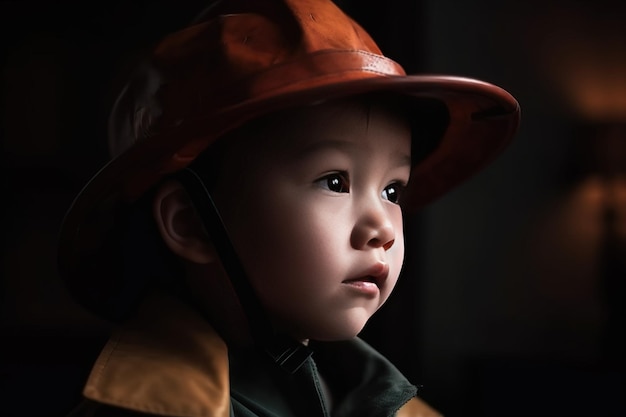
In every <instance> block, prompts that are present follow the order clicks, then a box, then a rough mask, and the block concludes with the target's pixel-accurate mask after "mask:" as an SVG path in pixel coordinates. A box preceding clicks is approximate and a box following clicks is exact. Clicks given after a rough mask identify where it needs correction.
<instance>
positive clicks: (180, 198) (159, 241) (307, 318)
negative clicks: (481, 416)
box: [59, 0, 519, 417]
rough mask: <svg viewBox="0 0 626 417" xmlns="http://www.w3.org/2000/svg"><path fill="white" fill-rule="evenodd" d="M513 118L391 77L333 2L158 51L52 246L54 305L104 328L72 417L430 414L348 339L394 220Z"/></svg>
mask: <svg viewBox="0 0 626 417" xmlns="http://www.w3.org/2000/svg"><path fill="white" fill-rule="evenodd" d="M518 119H519V107H518V104H517V102H516V101H515V99H514V98H513V97H511V96H510V95H509V94H508V93H507V92H505V91H503V90H502V89H500V88H498V87H495V86H493V85H490V84H487V83H484V82H481V81H476V80H471V79H465V78H456V77H443V76H407V75H405V73H404V71H403V70H402V68H401V67H400V66H399V65H398V64H397V63H395V62H393V61H391V60H389V59H388V58H386V57H384V56H383V55H382V54H381V52H380V51H379V49H378V48H377V46H376V44H375V43H374V41H373V40H372V39H371V38H370V37H369V36H368V34H367V33H366V32H365V31H364V30H363V29H362V28H361V27H360V26H359V25H358V24H357V23H355V22H354V21H352V20H351V19H350V18H349V17H347V16H346V15H344V14H343V13H342V12H341V11H340V10H339V9H338V8H337V7H336V6H335V5H334V4H333V3H332V2H330V1H328V0H272V1H270V0H267V1H228V2H222V3H218V4H217V5H215V6H214V7H212V8H211V9H210V10H209V11H208V13H207V14H206V15H205V16H204V18H203V19H201V20H200V21H198V22H196V23H195V24H194V25H192V26H190V27H188V28H186V29H184V30H182V31H180V32H177V33H174V34H172V35H170V36H169V37H167V38H165V39H164V40H163V41H162V42H160V43H159V44H158V45H157V47H156V48H155V50H154V53H153V55H152V56H151V59H150V61H149V62H148V63H147V64H146V66H144V67H142V68H141V70H140V71H139V72H138V75H137V76H136V77H135V78H134V79H133V80H131V82H130V83H129V84H128V86H127V87H126V88H125V90H124V91H123V92H122V94H121V95H120V98H119V99H118V101H117V102H116V104H115V107H114V109H113V112H112V116H111V140H112V148H113V152H114V157H113V159H112V160H111V162H110V163H109V164H107V165H106V166H105V167H104V168H102V169H101V170H100V171H99V172H98V173H97V174H96V175H95V176H94V178H93V179H92V180H91V181H90V182H89V184H87V186H86V187H85V188H84V189H83V191H82V192H81V193H80V194H79V196H78V197H77V199H76V200H75V201H74V203H73V205H72V207H71V208H70V210H69V211H68V213H67V216H66V219H65V221H64V224H63V228H62V233H61V239H60V245H59V248H60V249H59V265H60V270H61V273H62V276H63V277H64V278H65V280H66V282H67V284H68V288H69V290H70V292H71V293H72V295H73V296H74V297H75V298H76V300H77V301H78V302H79V303H81V304H82V305H83V306H85V308H87V309H89V310H90V311H92V312H93V313H95V314H97V315H98V316H100V317H103V318H106V319H108V320H110V321H112V322H114V323H116V324H117V328H116V332H115V334H114V336H112V337H111V339H110V341H109V343H108V344H107V345H106V346H105V348H104V349H103V351H102V353H101V355H100V357H99V358H98V359H97V360H96V363H95V365H94V367H93V370H92V372H91V375H90V377H89V379H88V381H87V383H86V386H85V388H84V391H83V393H84V396H85V401H84V402H83V403H82V404H81V405H79V406H78V407H77V408H76V410H75V411H74V412H73V414H72V415H75V416H83V415H85V416H87V415H89V416H121V415H124V416H129V415H146V414H148V415H162V416H163V415H165V416H189V417H199V416H228V415H231V416H233V415H234V416H330V415H332V416H392V415H397V416H407V415H410V416H427V415H437V413H436V412H435V411H434V410H433V409H432V408H430V407H429V406H428V405H427V404H425V403H424V402H422V401H420V400H418V399H417V397H416V388H415V386H414V385H413V384H412V383H410V382H409V381H407V380H406V378H404V377H403V376H402V375H401V374H400V372H399V371H398V370H397V369H396V368H395V367H394V366H393V365H392V364H391V363H389V362H388V361H387V360H386V359H385V358H383V357H382V356H381V355H379V354H378V353H377V352H375V351H374V350H373V349H372V348H371V347H369V346H368V345H367V344H365V343H364V342H363V341H361V340H360V339H359V338H358V337H357V335H358V334H359V332H360V331H361V330H362V329H363V327H364V326H365V324H366V322H367V321H368V319H369V318H370V317H371V316H372V314H374V312H375V311H376V310H377V309H378V308H380V307H381V305H382V304H383V303H384V302H385V301H386V300H387V298H388V297H389V295H390V293H391V292H392V290H393V288H394V285H395V283H396V281H397V279H398V277H399V275H400V271H401V268H402V263H403V259H404V243H403V241H404V236H403V229H402V227H403V213H402V211H403V210H405V211H409V212H410V211H412V210H415V209H417V208H418V207H420V206H422V205H424V204H426V203H428V202H430V201H432V200H433V199H434V198H436V197H438V196H440V195H442V194H443V193H445V192H446V191H448V190H449V189H450V188H452V187H453V186H454V185H456V184H458V183H459V182H460V181H462V180H464V179H465V178H467V177H468V176H470V175H471V174H473V173H475V172H477V171H478V170H479V169H481V168H483V167H484V166H485V165H486V164H487V163H488V162H490V161H491V160H492V158H494V157H495V156H496V155H497V154H498V153H499V152H500V151H501V150H502V149H503V147H504V146H505V145H506V144H507V143H508V142H509V140H510V139H511V137H512V136H513V134H514V132H515V131H516V129H517V125H518Z"/></svg>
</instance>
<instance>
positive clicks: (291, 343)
mask: <svg viewBox="0 0 626 417" xmlns="http://www.w3.org/2000/svg"><path fill="white" fill-rule="evenodd" d="M173 177H174V178H175V179H177V180H178V181H180V182H181V183H182V184H183V186H184V187H185V188H186V190H187V192H188V193H189V195H190V197H191V200H192V201H193V203H194V205H195V207H196V210H197V212H198V214H199V216H200V218H201V220H202V223H203V224H204V227H205V229H206V231H207V232H208V233H209V235H210V236H211V240H212V242H213V244H214V245H215V250H216V251H217V254H218V256H219V258H220V261H221V262H222V266H223V267H224V270H225V271H226V273H227V275H228V277H229V278H230V281H231V283H232V285H233V288H234V289H235V292H236V293H237V296H238V298H239V301H240V303H241V306H242V308H243V310H244V314H245V315H246V317H247V319H248V323H249V325H250V331H251V333H252V337H253V339H254V341H255V342H256V343H257V345H259V346H260V347H261V348H262V349H263V350H264V351H265V352H267V353H268V354H269V356H270V357H271V358H272V360H273V361H274V362H275V363H276V364H277V365H278V366H279V367H281V368H282V369H284V370H286V371H287V372H289V373H294V372H296V371H297V370H298V369H299V368H300V366H302V364H303V363H304V362H305V361H306V360H307V358H308V357H309V356H311V354H312V353H313V352H312V351H311V350H310V349H309V348H308V347H307V346H305V345H304V344H302V343H300V342H298V341H296V340H295V339H293V338H292V337H289V336H287V335H281V334H278V333H276V332H275V331H274V328H273V326H272V324H271V322H270V320H269V318H268V316H267V313H266V311H265V309H264V308H263V306H262V305H261V302H260V300H259V297H258V295H257V293H256V291H255V289H254V287H253V286H252V284H251V283H250V280H249V279H248V276H247V274H246V272H245V270H244V268H243V265H242V263H241V260H240V259H239V256H238V255H237V252H236V251H235V248H234V246H233V244H232V241H231V239H230V237H229V235H228V232H227V230H226V226H225V225H224V222H223V220H222V217H221V216H220V213H219V210H218V209H217V206H216V205H215V202H214V201H213V198H211V194H210V193H209V190H208V189H207V188H206V186H205V185H204V182H203V181H202V179H201V178H200V176H199V175H198V174H197V173H196V172H195V171H193V170H192V169H191V168H184V169H182V170H180V171H178V172H177V173H176V174H174V176H173Z"/></svg>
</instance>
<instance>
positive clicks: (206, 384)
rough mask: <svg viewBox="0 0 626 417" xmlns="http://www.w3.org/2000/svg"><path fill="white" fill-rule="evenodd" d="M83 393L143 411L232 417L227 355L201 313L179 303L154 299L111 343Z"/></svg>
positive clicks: (177, 415)
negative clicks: (230, 415)
mask: <svg viewBox="0 0 626 417" xmlns="http://www.w3.org/2000/svg"><path fill="white" fill-rule="evenodd" d="M157 298H158V299H157ZM83 394H84V395H85V397H87V398H89V399H91V400H94V401H97V402H101V403H105V404H109V405H113V406H117V407H122V408H126V409H130V410H134V411H139V412H144V413H152V414H157V415H167V416H175V417H209V416H210V417H227V416H229V413H230V387H229V378H228V351H227V349H226V345H225V343H224V342H223V341H222V339H221V338H220V337H219V336H218V335H217V333H216V332H215V331H214V330H213V328H212V327H211V326H210V325H209V324H208V323H207V321H206V320H204V319H203V318H202V317H201V316H200V315H198V314H196V313H195V312H193V311H192V310H190V309H189V308H187V307H185V306H184V305H183V304H182V303H181V302H179V301H177V300H175V299H172V298H169V297H160V296H155V297H151V298H149V299H148V300H146V302H145V304H144V305H143V306H142V308H141V309H140V310H139V312H138V314H137V315H136V317H135V318H133V319H132V320H131V321H130V322H129V323H127V324H125V325H124V326H123V327H122V328H120V329H119V330H118V331H116V333H115V334H114V336H113V337H111V339H110V340H109V341H108V343H107V344H106V346H105V347H104V349H103V351H102V353H101V354H100V356H99V357H98V359H97V360H96V363H95V365H94V367H93V369H92V371H91V374H90V376H89V378H88V381H87V384H86V386H85V388H84V390H83Z"/></svg>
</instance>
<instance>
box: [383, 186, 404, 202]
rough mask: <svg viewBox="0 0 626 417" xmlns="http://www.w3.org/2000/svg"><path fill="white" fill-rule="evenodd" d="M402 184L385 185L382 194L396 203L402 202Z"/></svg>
mask: <svg viewBox="0 0 626 417" xmlns="http://www.w3.org/2000/svg"><path fill="white" fill-rule="evenodd" d="M403 188H404V187H402V185H400V184H398V183H394V184H389V185H388V186H386V187H385V189H384V190H383V192H382V196H383V198H384V199H385V200H389V201H391V202H392V203H394V204H398V203H399V202H400V194H401V193H402V189H403Z"/></svg>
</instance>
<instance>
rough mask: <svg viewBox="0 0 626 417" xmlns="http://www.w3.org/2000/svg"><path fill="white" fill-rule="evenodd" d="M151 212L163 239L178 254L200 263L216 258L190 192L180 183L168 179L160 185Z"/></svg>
mask: <svg viewBox="0 0 626 417" xmlns="http://www.w3.org/2000/svg"><path fill="white" fill-rule="evenodd" d="M152 212H153V216H154V220H155V222H156V224H157V228H158V229H159V233H160V234H161V237H162V238H163V241H164V242H165V244H166V245H167V246H168V247H169V248H170V250H171V251H172V252H174V253H175V254H176V255H178V256H180V257H181V258H183V259H186V260H188V261H191V262H194V263H197V264H206V263H209V262H213V261H215V260H216V259H217V255H216V253H215V249H214V247H213V245H212V244H211V242H210V240H209V237H208V236H207V234H206V232H205V231H204V227H203V225H202V221H201V220H200V218H199V217H198V214H197V213H196V210H195V208H194V207H193V204H192V202H191V199H190V198H189V194H187V191H186V190H185V188H184V187H183V186H182V185H181V184H180V183H179V182H177V181H167V182H165V183H163V184H162V185H161V186H159V188H158V189H157V190H156V193H155V195H154V200H153V203H152Z"/></svg>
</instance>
